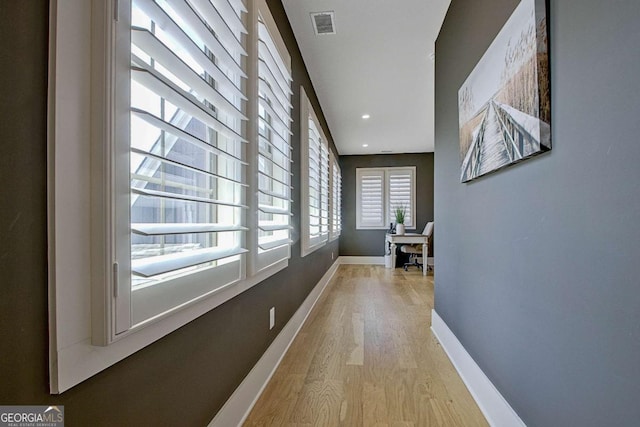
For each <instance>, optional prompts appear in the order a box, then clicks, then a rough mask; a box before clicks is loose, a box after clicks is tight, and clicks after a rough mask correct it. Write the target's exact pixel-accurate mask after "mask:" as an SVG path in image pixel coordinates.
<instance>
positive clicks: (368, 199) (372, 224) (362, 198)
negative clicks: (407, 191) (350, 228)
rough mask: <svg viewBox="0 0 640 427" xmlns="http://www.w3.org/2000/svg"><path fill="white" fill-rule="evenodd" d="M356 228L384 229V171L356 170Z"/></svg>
mask: <svg viewBox="0 0 640 427" xmlns="http://www.w3.org/2000/svg"><path fill="white" fill-rule="evenodd" d="M356 180H357V189H356V190H357V191H356V193H357V194H356V197H357V205H358V206H357V228H384V227H385V226H386V225H387V224H386V223H385V217H386V216H385V203H384V188H385V185H384V169H356Z"/></svg>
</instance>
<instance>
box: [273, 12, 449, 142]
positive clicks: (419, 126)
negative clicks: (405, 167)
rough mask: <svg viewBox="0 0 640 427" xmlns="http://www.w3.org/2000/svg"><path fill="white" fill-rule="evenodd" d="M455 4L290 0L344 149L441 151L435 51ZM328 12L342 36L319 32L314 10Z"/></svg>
mask: <svg viewBox="0 0 640 427" xmlns="http://www.w3.org/2000/svg"><path fill="white" fill-rule="evenodd" d="M449 2H450V0H402V1H390V0H282V3H283V5H284V8H285V10H286V12H287V16H288V18H289V21H290V22H291V27H292V28H293V31H294V33H295V36H296V39H297V41H298V45H299V46H300V50H301V51H302V56H303V58H304V62H305V64H306V66H307V69H308V71H309V75H310V76H311V81H312V82H313V86H314V88H315V91H316V94H317V95H318V99H319V101H320V105H321V106H322V111H323V113H324V116H325V117H326V119H327V123H328V125H329V129H330V131H331V135H332V136H333V140H334V142H335V144H336V147H337V149H338V152H339V154H341V155H346V154H382V153H417V152H430V151H433V147H434V144H433V140H434V137H433V135H434V124H433V123H434V118H433V117H434V111H433V104H434V102H433V101H434V83H433V80H434V59H433V52H434V49H435V40H436V37H437V35H438V32H439V31H440V27H441V25H442V21H443V20H444V15H445V13H446V11H447V8H448V7H449ZM328 11H333V12H334V17H335V30H336V34H326V35H316V34H315V31H314V28H313V25H312V19H311V15H310V14H311V13H312V12H328ZM365 114H369V115H370V116H371V117H370V118H369V119H366V120H365V119H363V118H362V116H363V115H365ZM365 144H366V145H368V146H367V147H365V146H363V145H365Z"/></svg>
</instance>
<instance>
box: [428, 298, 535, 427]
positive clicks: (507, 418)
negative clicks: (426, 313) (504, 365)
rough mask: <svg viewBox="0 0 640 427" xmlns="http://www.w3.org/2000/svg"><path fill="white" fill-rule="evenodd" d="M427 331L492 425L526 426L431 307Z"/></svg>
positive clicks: (496, 426)
mask: <svg viewBox="0 0 640 427" xmlns="http://www.w3.org/2000/svg"><path fill="white" fill-rule="evenodd" d="M431 331H432V332H433V334H434V335H435V336H436V338H437V339H438V341H440V344H441V345H442V348H443V349H444V351H445V352H446V353H447V356H449V359H450V360H451V363H453V366H454V367H455V368H456V370H457V371H458V373H459V374H460V377H461V378H462V381H464V383H465V384H466V386H467V388H468V389H469V391H470V392H471V395H472V396H473V398H474V399H475V401H476V403H477V404H478V406H479V407H480V410H481V411H482V413H483V414H484V416H485V418H486V419H487V421H488V422H489V424H490V425H491V426H493V427H503V426H504V427H516V426H521V427H526V425H525V423H524V422H523V421H522V420H521V419H520V417H519V416H518V414H516V412H515V411H514V410H513V408H512V407H511V406H510V405H509V403H508V402H507V401H506V400H505V398H504V397H502V395H501V394H500V392H499V391H498V389H496V387H495V386H494V385H493V383H492V382H491V381H490V380H489V378H488V377H487V376H486V375H485V374H484V372H482V369H480V367H479V366H478V364H477V363H476V362H475V361H474V360H473V358H471V355H469V353H467V350H465V348H464V347H463V346H462V343H460V341H458V338H456V336H455V335H454V334H453V332H452V331H451V329H449V327H448V326H447V324H446V323H445V322H444V320H442V318H440V316H438V313H436V311H435V310H431Z"/></svg>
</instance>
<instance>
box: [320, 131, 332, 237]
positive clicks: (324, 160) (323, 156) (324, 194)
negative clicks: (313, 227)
mask: <svg viewBox="0 0 640 427" xmlns="http://www.w3.org/2000/svg"><path fill="white" fill-rule="evenodd" d="M329 167H330V166H329V147H328V146H327V140H326V138H322V144H320V236H321V241H322V242H326V241H327V240H328V239H329V179H330V178H329Z"/></svg>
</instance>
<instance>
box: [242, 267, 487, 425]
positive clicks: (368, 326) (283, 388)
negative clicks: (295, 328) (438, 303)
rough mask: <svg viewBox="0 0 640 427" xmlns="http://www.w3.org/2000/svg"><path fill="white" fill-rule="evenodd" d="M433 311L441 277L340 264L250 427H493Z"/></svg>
mask: <svg viewBox="0 0 640 427" xmlns="http://www.w3.org/2000/svg"><path fill="white" fill-rule="evenodd" d="M432 308H433V275H432V273H429V275H428V276H426V277H423V276H422V273H421V272H420V271H419V270H418V269H416V268H412V269H410V271H409V272H405V271H403V270H402V269H399V268H398V269H394V270H393V271H392V270H386V269H384V268H383V267H382V266H368V265H342V266H340V267H339V269H338V271H337V272H336V274H335V276H334V278H333V280H332V281H331V283H330V284H329V285H328V288H327V290H326V291H325V293H324V295H323V297H321V299H320V301H318V304H317V305H316V307H315V308H314V310H313V311H312V313H311V315H310V317H309V319H307V322H306V323H305V325H304V326H303V328H302V330H301V331H300V333H299V335H298V336H297V337H296V339H295V341H294V342H293V344H292V345H291V347H290V349H289V351H288V353H287V354H286V355H285V357H284V359H283V360H282V363H281V365H280V367H279V368H278V370H277V371H276V373H275V374H274V376H273V378H272V379H271V382H270V383H269V384H268V386H267V387H266V389H265V391H264V393H263V394H262V396H261V397H260V399H259V400H258V402H257V403H256V405H255V407H254V409H253V411H252V412H251V414H250V415H249V417H248V418H247V421H246V423H245V426H258V425H259V426H280V425H314V426H315V425H319V426H334V425H346V426H373V425H388V426H484V425H487V424H486V421H485V420H484V417H483V416H482V413H481V412H480V410H479V408H478V407H477V405H476V403H475V402H474V400H473V398H472V397H471V395H470V394H469V392H468V391H467V389H466V387H465V386H464V384H463V382H462V380H461V379H460V377H459V376H458V374H457V373H456V371H455V369H454V367H453V366H452V364H451V363H450V362H449V359H448V358H447V356H446V354H445V353H444V351H443V350H442V348H441V347H440V345H439V344H438V342H437V341H436V339H435V338H434V337H433V335H432V334H431V331H430V329H429V325H430V316H431V309H432Z"/></svg>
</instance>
